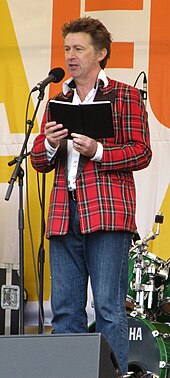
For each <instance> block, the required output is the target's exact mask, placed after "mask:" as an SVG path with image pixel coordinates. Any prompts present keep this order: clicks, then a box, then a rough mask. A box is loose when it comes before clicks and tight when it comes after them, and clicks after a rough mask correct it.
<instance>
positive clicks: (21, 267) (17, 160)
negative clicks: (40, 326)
mask: <svg viewBox="0 0 170 378" xmlns="http://www.w3.org/2000/svg"><path fill="white" fill-rule="evenodd" d="M39 90H40V93H39V96H38V102H37V105H36V108H35V111H34V114H33V117H32V120H28V122H27V123H28V125H29V128H28V131H27V133H26V136H25V140H24V143H23V146H22V148H21V152H20V155H19V156H18V157H16V158H15V159H14V161H12V163H13V164H16V165H15V169H14V171H13V173H12V175H11V178H10V180H9V182H8V183H9V186H8V189H7V192H6V195H5V200H6V201H8V200H9V198H10V196H11V193H12V190H13V186H14V182H15V181H16V180H17V178H18V181H19V210H18V229H19V273H20V274H19V286H20V306H19V333H20V334H24V236H23V235H24V234H23V231H24V210H23V177H24V170H23V168H22V167H21V164H22V161H23V159H24V158H25V157H26V156H27V154H24V151H25V150H26V147H27V143H28V139H29V137H30V134H31V131H32V128H33V126H34V121H35V118H36V114H37V111H38V108H39V106H40V102H41V101H42V100H43V98H44V88H42V87H40V89H39ZM9 164H10V163H9ZM10 165H11V164H10Z"/></svg>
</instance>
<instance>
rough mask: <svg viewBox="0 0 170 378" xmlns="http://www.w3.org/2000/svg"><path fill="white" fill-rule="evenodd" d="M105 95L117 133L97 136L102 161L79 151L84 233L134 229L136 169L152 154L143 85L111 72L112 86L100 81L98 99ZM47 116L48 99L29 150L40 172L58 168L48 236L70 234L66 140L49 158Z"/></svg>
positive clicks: (61, 96)
mask: <svg viewBox="0 0 170 378" xmlns="http://www.w3.org/2000/svg"><path fill="white" fill-rule="evenodd" d="M72 98H73V91H72V90H70V91H69V92H68V93H67V96H64V94H63V93H60V94H59V95H58V96H57V97H55V99H59V100H60V101H62V100H63V101H72ZM105 100H106V101H108V100H109V101H111V102H112V103H113V135H114V137H113V138H108V139H106V138H105V139H100V140H99V141H100V142H101V143H102V144H103V157H102V161H101V162H94V161H91V160H90V159H89V158H87V157H85V156H83V155H80V160H79V166H78V171H77V177H76V195H77V206H78V212H79V216H80V229H81V232H82V233H83V234H85V233H90V232H94V231H97V230H106V231H111V230H113V231H114V230H126V231H130V232H134V231H135V230H136V224H135V210H136V195H135V183H134V178H133V171H137V170H140V169H143V168H145V167H147V166H148V165H149V163H150V160H151V156H152V152H151V148H150V137H149V128H148V119H147V112H146V109H145V106H144V103H143V100H142V97H141V95H140V92H139V90H138V89H137V88H134V87H131V86H129V85H127V84H124V83H120V82H117V81H115V80H111V79H109V78H108V86H107V87H105V88H104V87H103V85H102V83H101V84H100V85H99V88H98V91H97V93H96V97H95V100H94V101H105ZM48 120H49V110H48V105H47V108H46V111H45V113H44V117H43V121H42V125H41V133H40V135H38V136H37V137H36V139H35V141H34V144H33V148H32V151H31V163H32V166H33V167H34V168H35V169H36V170H37V171H38V172H49V171H51V170H52V169H54V182H53V187H52V191H51V196H50V205H49V212H48V223H47V230H46V236H47V238H49V237H50V236H51V235H62V234H66V233H67V230H68V224H69V199H68V189H67V143H66V140H63V141H62V142H61V144H60V147H59V149H58V151H57V153H56V155H55V157H54V158H53V159H52V161H50V162H49V161H48V160H47V156H46V149H45V146H44V140H45V135H44V125H45V123H46V122H47V121H48ZM96 127H97V125H96ZM103 127H105V126H104V120H103Z"/></svg>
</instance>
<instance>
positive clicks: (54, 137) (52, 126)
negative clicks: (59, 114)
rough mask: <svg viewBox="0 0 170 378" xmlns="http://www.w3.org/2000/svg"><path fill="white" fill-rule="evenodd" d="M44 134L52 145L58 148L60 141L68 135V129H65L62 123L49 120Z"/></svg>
mask: <svg viewBox="0 0 170 378" xmlns="http://www.w3.org/2000/svg"><path fill="white" fill-rule="evenodd" d="M44 134H45V136H46V138H47V140H48V143H49V144H50V146H51V147H53V148H56V147H58V146H59V144H60V141H61V140H62V139H64V138H66V137H67V135H68V129H63V125H62V124H61V123H58V124H57V123H56V122H48V123H46V125H45V128H44Z"/></svg>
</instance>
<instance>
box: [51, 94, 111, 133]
mask: <svg viewBox="0 0 170 378" xmlns="http://www.w3.org/2000/svg"><path fill="white" fill-rule="evenodd" d="M49 109H50V113H51V121H56V122H57V123H62V124H63V126H64V128H67V129H68V130H69V134H68V138H69V139H71V133H73V132H74V133H78V134H84V135H87V136H89V137H90V138H93V139H99V138H112V137H113V120H112V104H111V102H110V101H98V102H92V103H81V104H79V105H75V104H72V103H71V102H63V101H56V100H50V101H49Z"/></svg>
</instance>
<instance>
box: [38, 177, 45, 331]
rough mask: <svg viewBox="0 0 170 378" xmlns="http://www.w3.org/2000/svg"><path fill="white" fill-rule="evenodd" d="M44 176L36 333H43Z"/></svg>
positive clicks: (43, 182)
mask: <svg viewBox="0 0 170 378" xmlns="http://www.w3.org/2000/svg"><path fill="white" fill-rule="evenodd" d="M45 178H46V175H45V173H43V175H42V200H41V244H40V250H39V256H38V262H39V266H40V267H39V322H38V333H39V334H41V333H43V329H44V308H43V282H44V268H43V267H44V263H45V249H44V233H45V221H44V213H45Z"/></svg>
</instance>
